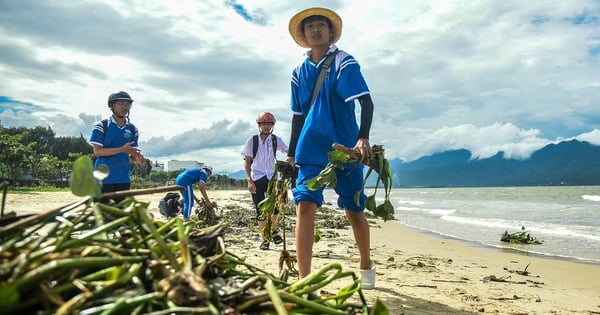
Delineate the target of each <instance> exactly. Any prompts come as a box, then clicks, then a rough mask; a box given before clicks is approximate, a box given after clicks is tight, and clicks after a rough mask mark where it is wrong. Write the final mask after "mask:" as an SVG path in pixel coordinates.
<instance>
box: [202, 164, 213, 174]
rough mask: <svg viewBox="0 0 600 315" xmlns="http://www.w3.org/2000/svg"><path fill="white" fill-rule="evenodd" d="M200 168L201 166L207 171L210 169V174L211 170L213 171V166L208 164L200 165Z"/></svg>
mask: <svg viewBox="0 0 600 315" xmlns="http://www.w3.org/2000/svg"><path fill="white" fill-rule="evenodd" d="M202 168H203V169H205V170H207V171H210V173H211V174H212V172H213V171H212V170H213V167H212V166H210V165H204V166H202Z"/></svg>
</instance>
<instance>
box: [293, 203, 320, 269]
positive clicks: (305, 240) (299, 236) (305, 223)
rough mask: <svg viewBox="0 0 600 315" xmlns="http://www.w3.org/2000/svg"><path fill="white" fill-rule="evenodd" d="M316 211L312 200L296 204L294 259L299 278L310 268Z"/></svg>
mask: <svg viewBox="0 0 600 315" xmlns="http://www.w3.org/2000/svg"><path fill="white" fill-rule="evenodd" d="M316 213H317V204H316V203H314V202H311V201H300V202H298V205H297V206H296V259H297V260H298V277H299V278H300V279H302V278H304V277H306V276H307V275H308V274H309V273H310V270H311V263H312V249H313V242H314V237H315V215H316Z"/></svg>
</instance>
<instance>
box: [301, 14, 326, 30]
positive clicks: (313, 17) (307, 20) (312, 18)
mask: <svg viewBox="0 0 600 315" xmlns="http://www.w3.org/2000/svg"><path fill="white" fill-rule="evenodd" d="M323 20H325V21H327V25H329V28H332V27H333V26H332V25H331V21H330V20H329V19H328V18H327V17H325V16H322V15H311V16H309V17H306V18H304V20H302V23H300V27H301V29H302V31H303V32H304V25H305V24H306V23H310V22H314V21H323Z"/></svg>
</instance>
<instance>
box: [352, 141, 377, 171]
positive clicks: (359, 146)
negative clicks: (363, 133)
mask: <svg viewBox="0 0 600 315" xmlns="http://www.w3.org/2000/svg"><path fill="white" fill-rule="evenodd" d="M354 150H357V151H358V152H360V161H359V162H361V163H363V164H367V165H368V164H369V162H371V158H372V157H373V151H372V150H371V145H370V144H369V139H365V138H360V139H358V141H356V145H355V146H354Z"/></svg>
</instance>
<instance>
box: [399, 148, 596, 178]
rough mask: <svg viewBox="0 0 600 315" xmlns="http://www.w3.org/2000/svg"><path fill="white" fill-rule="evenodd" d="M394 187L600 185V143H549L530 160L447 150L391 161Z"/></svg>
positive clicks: (498, 154)
mask: <svg viewBox="0 0 600 315" xmlns="http://www.w3.org/2000/svg"><path fill="white" fill-rule="evenodd" d="M390 168H391V169H392V173H393V174H394V186H395V187H400V186H408V187H416V186H442V187H454V186H456V187H458V186H461V187H464V186H467V187H469V186H472V187H486V186H554V185H600V146H594V145H591V144H590V143H589V142H580V141H577V140H571V141H564V142H561V143H558V144H550V145H547V146H545V147H543V148H542V149H540V150H538V151H536V152H534V153H533V154H532V155H531V157H530V158H529V159H527V160H515V159H505V158H504V157H503V152H499V153H497V154H496V155H494V156H493V157H490V158H487V159H476V160H471V153H470V152H469V151H467V150H456V151H447V152H443V153H438V154H434V155H431V156H427V157H422V158H420V159H418V160H415V161H412V162H408V163H403V162H402V161H400V160H399V159H394V160H393V161H390Z"/></svg>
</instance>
